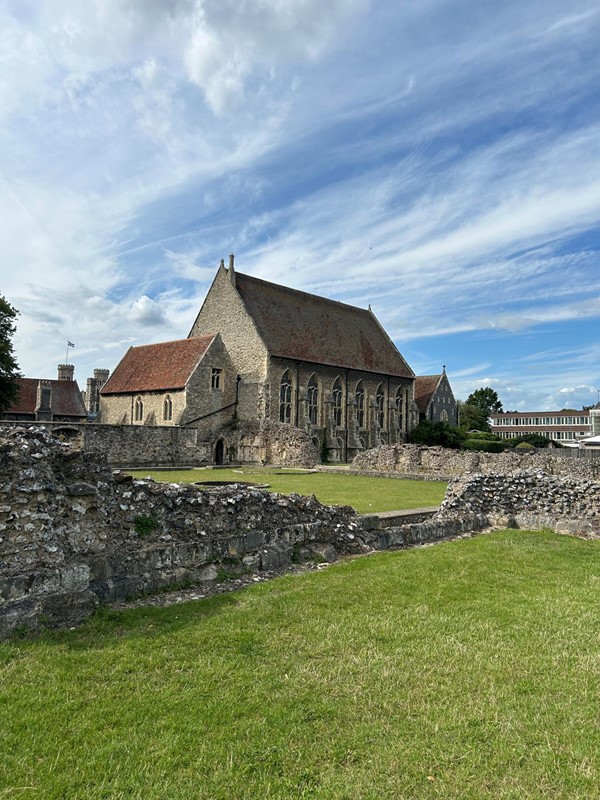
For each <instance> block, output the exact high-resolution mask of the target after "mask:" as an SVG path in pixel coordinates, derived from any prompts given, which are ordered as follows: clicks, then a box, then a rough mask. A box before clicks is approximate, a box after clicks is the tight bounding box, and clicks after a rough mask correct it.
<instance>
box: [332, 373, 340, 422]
mask: <svg viewBox="0 0 600 800" xmlns="http://www.w3.org/2000/svg"><path fill="white" fill-rule="evenodd" d="M331 399H332V400H333V424H334V425H337V426H338V427H339V426H340V425H341V424H342V383H341V381H340V379H339V378H336V379H335V381H334V382H333V389H332V392H331Z"/></svg>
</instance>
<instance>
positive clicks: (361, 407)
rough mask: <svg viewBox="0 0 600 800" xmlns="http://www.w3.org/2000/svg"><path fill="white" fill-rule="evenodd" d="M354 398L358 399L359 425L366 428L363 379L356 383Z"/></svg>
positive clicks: (357, 419)
mask: <svg viewBox="0 0 600 800" xmlns="http://www.w3.org/2000/svg"><path fill="white" fill-rule="evenodd" d="M398 391H399V390H398ZM354 400H355V401H356V421H357V422H358V427H359V428H364V427H365V390H364V387H363V382H362V381H359V382H358V383H357V384H356V391H355V392H354Z"/></svg>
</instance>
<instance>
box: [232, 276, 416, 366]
mask: <svg viewBox="0 0 600 800" xmlns="http://www.w3.org/2000/svg"><path fill="white" fill-rule="evenodd" d="M235 277H236V281H235V284H236V287H237V290H238V292H239V293H240V296H241V298H242V300H243V302H244V305H245V306H246V309H247V310H248V313H249V314H250V316H251V317H252V319H253V320H254V323H255V325H256V328H257V330H258V332H259V334H260V336H261V338H262V340H263V341H264V343H265V345H266V347H267V349H268V350H269V352H270V353H271V355H273V356H281V357H283V358H290V359H297V360H299V361H310V362H314V363H316V364H328V365H331V366H335V367H342V368H349V369H354V370H364V371H367V372H377V373H382V374H384V375H394V376H397V377H406V378H412V377H413V375H414V373H413V371H412V370H411V368H410V367H409V366H408V364H407V363H406V361H405V360H404V359H403V358H402V356H401V355H400V353H399V352H398V350H397V349H396V347H395V345H394V343H393V342H392V340H391V339H390V338H389V336H388V335H387V333H386V332H385V331H384V330H383V328H382V327H381V325H380V324H379V322H378V321H377V319H376V318H375V315H374V314H373V313H372V312H371V311H367V310H365V309H363V308H357V307H356V306H350V305H347V304H346V303H339V302H337V301H335V300H328V299H326V298H324V297H319V296H318V295H314V294H307V293H306V292H299V291H297V290H296V289H289V288H288V287H286V286H279V285H277V284H275V283H269V282H267V281H263V280H260V279H258V278H252V277H250V276H249V275H243V274H241V273H239V272H236V273H235Z"/></svg>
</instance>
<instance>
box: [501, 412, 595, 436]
mask: <svg viewBox="0 0 600 800" xmlns="http://www.w3.org/2000/svg"><path fill="white" fill-rule="evenodd" d="M491 431H492V433H495V434H496V435H497V436H499V437H500V438H501V439H514V438H516V437H518V436H523V435H525V434H528V433H537V434H539V435H540V436H544V437H545V438H546V439H552V440H554V441H556V442H561V443H564V442H573V441H575V440H578V439H581V438H582V437H584V436H589V435H590V434H591V432H592V428H591V420H590V409H582V410H581V411H576V410H575V409H572V408H563V409H562V410H561V411H504V412H502V413H498V414H491Z"/></svg>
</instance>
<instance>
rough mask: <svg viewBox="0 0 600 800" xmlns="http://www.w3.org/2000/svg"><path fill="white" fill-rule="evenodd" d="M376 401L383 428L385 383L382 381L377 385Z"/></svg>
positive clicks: (379, 421) (379, 419)
mask: <svg viewBox="0 0 600 800" xmlns="http://www.w3.org/2000/svg"><path fill="white" fill-rule="evenodd" d="M375 403H376V405H377V422H378V423H379V427H380V428H383V427H384V423H385V396H384V394H383V384H382V383H380V384H379V386H378V387H377V393H376V395H375Z"/></svg>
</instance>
